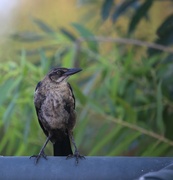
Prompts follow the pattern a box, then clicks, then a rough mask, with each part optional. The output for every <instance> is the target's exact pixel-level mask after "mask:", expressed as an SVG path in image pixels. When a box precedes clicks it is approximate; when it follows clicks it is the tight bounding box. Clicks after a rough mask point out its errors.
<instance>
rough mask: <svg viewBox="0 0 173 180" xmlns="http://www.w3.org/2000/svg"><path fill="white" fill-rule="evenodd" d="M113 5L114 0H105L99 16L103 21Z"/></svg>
mask: <svg viewBox="0 0 173 180" xmlns="http://www.w3.org/2000/svg"><path fill="white" fill-rule="evenodd" d="M113 5H114V0H105V1H104V3H103V5H102V9H101V17H102V19H103V20H104V21H105V20H106V19H107V18H108V17H109V14H110V11H111V8H112V7H113Z"/></svg>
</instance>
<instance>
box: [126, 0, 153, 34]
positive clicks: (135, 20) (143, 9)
mask: <svg viewBox="0 0 173 180" xmlns="http://www.w3.org/2000/svg"><path fill="white" fill-rule="evenodd" d="M152 4H153V1H152V0H146V1H145V2H144V3H143V4H142V5H141V6H140V7H139V8H138V9H137V10H136V12H135V14H134V15H133V17H132V20H131V21H130V25H129V28H128V33H129V34H130V33H132V32H133V31H134V30H135V28H136V26H137V25H138V24H139V22H140V20H141V19H142V18H143V17H145V16H146V14H147V12H148V10H149V9H150V7H151V6H152Z"/></svg>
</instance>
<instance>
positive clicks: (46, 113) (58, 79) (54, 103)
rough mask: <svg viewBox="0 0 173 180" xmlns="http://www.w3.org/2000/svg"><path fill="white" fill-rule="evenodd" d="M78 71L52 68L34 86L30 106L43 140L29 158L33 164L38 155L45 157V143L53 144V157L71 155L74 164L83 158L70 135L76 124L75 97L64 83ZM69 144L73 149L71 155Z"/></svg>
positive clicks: (68, 85) (66, 83)
mask: <svg viewBox="0 0 173 180" xmlns="http://www.w3.org/2000/svg"><path fill="white" fill-rule="evenodd" d="M79 71H81V69H77V68H73V69H67V68H54V69H53V70H51V71H50V72H49V73H48V74H47V75H46V76H45V77H44V79H43V80H42V81H40V82H39V83H38V84H37V87H36V90H35V95H34V104H35V108H36V112H37V116H38V121H39V124H40V126H41V128H42V129H43V131H44V133H45V135H46V136H47V140H46V142H45V144H44V145H43V147H42V149H41V151H40V153H39V154H38V155H34V156H32V157H36V163H37V162H38V160H39V158H40V157H41V156H42V157H44V158H46V156H45V154H44V148H45V146H46V145H47V143H48V141H49V140H50V141H51V142H52V143H53V146H54V155H55V156H69V157H73V156H74V157H76V162H77V163H78V158H81V157H83V156H80V154H79V152H78V150H77V147H76V145H75V142H74V139H73V136H72V130H73V128H74V126H75V123H76V113H75V98H74V95H73V91H72V88H71V86H70V84H69V83H68V82H67V79H68V77H69V76H70V75H73V74H75V73H78V72H79ZM70 141H71V142H72V143H73V145H74V147H75V152H74V155H73V153H72V150H71V144H70Z"/></svg>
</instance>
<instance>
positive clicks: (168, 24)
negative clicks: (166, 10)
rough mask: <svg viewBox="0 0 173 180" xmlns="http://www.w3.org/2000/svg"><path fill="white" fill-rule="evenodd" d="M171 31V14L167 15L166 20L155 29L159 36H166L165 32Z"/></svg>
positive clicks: (172, 15)
mask: <svg viewBox="0 0 173 180" xmlns="http://www.w3.org/2000/svg"><path fill="white" fill-rule="evenodd" d="M172 32H173V14H171V15H170V16H168V17H167V18H166V20H165V21H164V22H163V23H162V24H161V25H160V27H159V28H158V29H157V32H156V33H157V35H158V36H159V37H160V38H161V37H162V38H163V37H164V36H167V34H170V33H172Z"/></svg>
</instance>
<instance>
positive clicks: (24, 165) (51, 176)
mask: <svg viewBox="0 0 173 180" xmlns="http://www.w3.org/2000/svg"><path fill="white" fill-rule="evenodd" d="M47 158H48V159H47V160H45V159H43V158H42V159H40V160H39V162H38V164H36V165H35V162H34V160H35V159H34V158H32V159H29V157H27V156H25V157H14V156H12V157H3V156H0V179H2V180H14V179H18V180H20V179H22V180H23V179H25V180H28V179H29V180H31V179H32V180H34V179H37V180H39V179H42V180H44V179H45V180H56V179H70V180H73V179H75V180H78V179H80V180H88V179H89V180H90V179H95V180H96V179H109V180H111V179H116V180H131V179H137V178H139V177H140V176H141V175H143V174H145V173H147V172H153V171H158V170H160V169H162V168H164V167H166V166H168V165H169V164H171V163H173V158H169V157H166V158H164V157H163V158H162V157H160V158H150V157H149V158H146V157H145V158H143V157H99V156H98V157H86V159H83V160H79V164H78V165H77V166H76V164H75V159H73V158H72V159H68V160H66V157H52V156H48V157H47Z"/></svg>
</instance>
